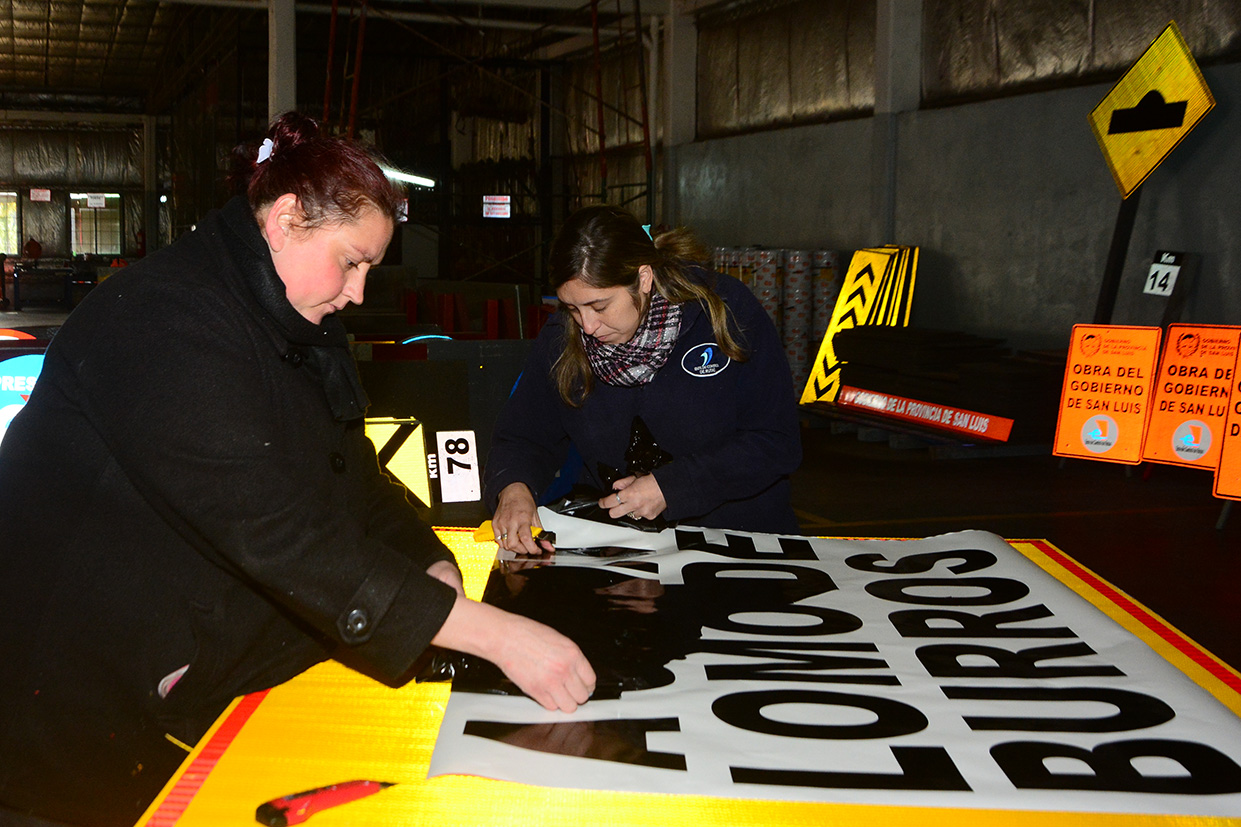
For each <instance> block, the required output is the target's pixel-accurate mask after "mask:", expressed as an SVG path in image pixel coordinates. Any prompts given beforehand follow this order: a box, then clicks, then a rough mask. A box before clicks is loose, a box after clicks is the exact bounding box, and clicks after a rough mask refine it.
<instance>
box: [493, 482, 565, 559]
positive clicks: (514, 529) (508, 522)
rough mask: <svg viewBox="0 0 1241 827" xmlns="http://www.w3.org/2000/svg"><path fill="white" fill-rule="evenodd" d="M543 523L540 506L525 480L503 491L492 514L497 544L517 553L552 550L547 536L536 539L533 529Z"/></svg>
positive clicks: (506, 487)
mask: <svg viewBox="0 0 1241 827" xmlns="http://www.w3.org/2000/svg"><path fill="white" fill-rule="evenodd" d="M533 526H538V527H539V528H542V527H543V523H542V522H540V521H539V508H538V506H537V505H535V504H534V495H533V494H531V493H530V489H529V488H527V487H526V485H525V483H521V482H514V483H511V484H509V485H506V486H505V487H504V489H503V490H502V491H501V492H500V498H499V500H498V501H497V503H496V513H495V514H493V515H492V517H491V527H492V528H493V529H494V530H495V533H496V545H498V546H499V547H500V548H502V549H506V550H508V551H515V552H517V553H518V554H543V553H544V552H548V551H552V545H551V543H548V542H547V541H546V540H542V541H539V542H535V540H534V536H533V534H532V533H531V531H530V529H531V527H533Z"/></svg>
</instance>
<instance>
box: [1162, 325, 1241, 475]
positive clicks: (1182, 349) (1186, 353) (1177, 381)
mask: <svg viewBox="0 0 1241 827" xmlns="http://www.w3.org/2000/svg"><path fill="white" fill-rule="evenodd" d="M1238 338H1241V327H1224V326H1219V325H1187V324H1174V325H1169V326H1168V337H1167V339H1166V340H1165V341H1164V346H1163V359H1162V360H1160V363H1159V378H1158V380H1156V382H1155V397H1154V405H1153V408H1152V410H1151V419H1150V424H1149V425H1148V426H1147V428H1146V447H1145V448H1144V449H1143V454H1142V458H1143V459H1147V460H1150V461H1151V462H1165V463H1168V464H1169V465H1184V466H1187V467H1191V468H1215V467H1216V466H1217V465H1218V464H1219V449H1220V443H1221V442H1222V440H1221V438H1220V437H1221V436H1222V435H1223V432H1224V416H1225V414H1227V412H1228V399H1229V396H1230V394H1231V392H1232V385H1233V369H1234V368H1235V367H1236V364H1237V341H1238Z"/></svg>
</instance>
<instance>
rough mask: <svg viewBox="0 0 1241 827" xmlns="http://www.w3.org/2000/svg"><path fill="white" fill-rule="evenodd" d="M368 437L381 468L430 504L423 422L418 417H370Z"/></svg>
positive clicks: (429, 482) (367, 429)
mask: <svg viewBox="0 0 1241 827" xmlns="http://www.w3.org/2000/svg"><path fill="white" fill-rule="evenodd" d="M366 436H367V437H368V438H369V439H370V441H371V442H372V443H374V445H375V453H376V455H377V456H378V458H379V467H380V468H382V469H384V470H385V471H387V472H388V474H389V475H391V476H392V477H395V478H396V479H397V480H398V481H400V483H401V484H402V485H404V486H405V487H406V488H408V489H409V490H410V491H411V492H413V494H414V496H416V497H417V498H418V499H419V500H421V501H422V503H423V505H431V504H432V503H431V479H430V474H429V472H428V471H427V446H426V439H425V436H424V433H423V427H422V423H421V422H419V421H418V420H416V419H393V418H392V417H374V418H367V420H366Z"/></svg>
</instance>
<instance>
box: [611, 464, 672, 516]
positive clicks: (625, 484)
mask: <svg viewBox="0 0 1241 827" xmlns="http://www.w3.org/2000/svg"><path fill="white" fill-rule="evenodd" d="M612 492H613V493H611V494H609V495H607V496H606V497H604V498H603V499H601V500H599V507H600V508H606V509H607V510H608V516H609V517H611V518H612V519H614V520H615V519H618V518H620V517H624V516H625V515H629V517H630V518H632V519H635V520H653V519H654V518H656V517H658V516H659V515H660V514H663V513H664V509H665V508H667V507H668V503H667V501H665V500H664V492H663V491H662V490H661V489H660V487H659V482H658V481H656V479H655V475H654V474H647V475H646V476H643V477H625V478H624V479H620V480H617V481H616V482H615V483H613V484H612Z"/></svg>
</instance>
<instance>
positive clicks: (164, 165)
mask: <svg viewBox="0 0 1241 827" xmlns="http://www.w3.org/2000/svg"><path fill="white" fill-rule="evenodd" d="M1170 21H1175V23H1176V24H1177V26H1178V28H1179V30H1180V32H1181V33H1182V34H1183V36H1184V39H1185V42H1186V44H1187V45H1188V47H1189V49H1190V51H1191V52H1192V54H1193V56H1194V59H1195V60H1196V61H1197V64H1198V65H1199V67H1200V68H1201V73H1202V77H1203V78H1204V80H1205V83H1206V84H1207V86H1209V88H1210V90H1211V93H1212V95H1213V96H1214V100H1215V107H1214V109H1213V110H1212V111H1211V112H1210V113H1209V114H1208V115H1207V116H1206V117H1204V118H1203V120H1202V121H1201V123H1199V124H1198V125H1197V126H1196V127H1195V128H1194V129H1193V130H1192V131H1191V132H1189V133H1188V134H1187V135H1186V136H1185V137H1184V139H1183V140H1182V141H1181V142H1180V144H1179V145H1178V146H1177V147H1176V149H1175V151H1174V152H1173V153H1172V154H1170V155H1169V157H1168V158H1167V159H1166V160H1165V161H1164V162H1163V163H1162V164H1161V165H1160V166H1159V167H1158V169H1156V170H1155V171H1154V172H1153V173H1152V174H1151V175H1150V177H1149V178H1147V179H1146V180H1145V182H1144V183H1143V184H1142V185H1141V190H1140V192H1139V193H1135V194H1133V195H1130V197H1129V199H1122V197H1121V194H1120V193H1119V192H1118V190H1117V186H1116V183H1115V181H1114V180H1113V177H1112V175H1111V174H1110V173H1109V168H1108V164H1107V162H1106V161H1105V159H1104V157H1103V155H1102V154H1101V153H1100V149H1099V146H1098V143H1097V142H1096V139H1095V136H1094V134H1092V131H1091V128H1090V125H1089V122H1088V116H1089V114H1090V113H1091V111H1092V110H1094V109H1095V108H1096V107H1097V106H1098V105H1099V103H1100V101H1101V100H1102V99H1103V98H1104V97H1105V96H1106V95H1107V93H1108V91H1109V89H1110V88H1112V86H1113V84H1115V83H1116V81H1117V80H1118V79H1119V78H1120V77H1121V76H1122V74H1123V73H1124V72H1125V71H1126V70H1127V69H1128V68H1129V67H1130V66H1131V65H1132V64H1133V63H1134V61H1136V60H1137V59H1138V58H1139V57H1140V56H1141V55H1142V54H1143V52H1144V51H1145V50H1146V49H1147V47H1148V45H1149V44H1150V43H1151V41H1152V40H1153V39H1154V38H1155V37H1156V36H1158V35H1159V34H1160V32H1162V31H1163V30H1164V29H1165V27H1166V26H1167V25H1168V23H1169V22H1170ZM0 55H2V56H3V57H2V58H0V219H2V221H0V248H2V249H0V252H3V253H5V254H6V267H5V278H4V281H3V284H4V287H5V293H4V295H3V296H2V297H0V299H2V300H3V301H4V303H5V307H4V309H3V310H2V311H0V327H3V328H17V329H25V328H29V329H32V330H39V331H42V332H43V333H45V334H48V335H54V329H55V327H56V326H57V325H58V324H59V323H60V322H61V321H63V318H64V315H65V313H67V312H69V310H70V309H71V307H72V305H73V304H74V303H75V302H76V301H77V300H79V299H80V298H81V295H83V294H84V292H86V291H88V290H89V289H90V286H91V284H92V283H94V281H96V280H97V279H99V278H104V277H106V276H107V275H108V274H110V273H111V272H113V271H114V270H115V269H116V268H118V267H121V266H124V263H125V262H126V261H128V260H132V259H135V258H137V257H141V256H142V255H145V254H146V253H148V252H150V251H152V250H155V249H159V248H160V247H163V246H166V245H167V244H169V243H170V242H171V241H172V240H173V239H174V238H176V237H178V236H179V235H181V234H183V233H185V232H187V231H188V230H190V229H191V228H192V227H193V226H194V224H195V222H196V221H197V220H199V219H200V218H201V217H202V215H204V214H205V213H206V212H207V211H208V210H210V209H212V208H214V207H217V206H219V205H220V204H221V203H223V201H224V200H225V199H226V198H227V195H228V193H227V190H226V189H225V185H224V175H223V173H224V171H225V169H226V164H227V158H228V153H229V151H230V150H231V148H232V147H233V146H235V145H237V144H239V143H241V142H243V141H248V140H254V139H255V138H256V137H257V136H260V135H261V134H262V132H263V130H264V129H265V128H266V125H267V123H268V122H269V120H270V118H271V117H272V116H273V115H275V114H278V113H279V112H281V111H285V110H287V109H292V108H296V109H298V110H300V111H303V112H305V113H307V114H310V115H313V116H315V117H317V118H321V119H322V120H323V121H324V122H325V123H326V124H327V125H328V126H329V128H331V129H333V130H335V131H338V132H339V133H341V134H348V135H351V136H353V137H355V138H358V139H361V140H365V141H367V142H368V143H370V144H372V145H374V146H375V147H376V148H377V149H378V150H379V151H380V152H381V153H382V154H383V155H384V156H385V157H386V158H387V159H388V161H389V162H390V163H391V164H392V165H393V166H394V167H396V168H398V169H400V170H402V171H405V172H408V173H411V174H414V175H418V176H422V177H424V178H425V179H428V181H427V182H426V184H424V185H411V187H410V189H409V221H408V222H407V223H406V224H404V225H403V226H402V228H401V229H400V231H399V234H398V239H397V240H396V241H394V243H393V244H392V245H391V247H390V248H389V254H388V258H386V259H385V261H384V265H383V266H382V267H380V268H378V269H377V270H376V272H375V274H374V277H373V279H372V282H371V284H370V285H368V293H367V302H366V304H365V306H364V307H362V308H358V309H351V310H349V311H345V313H346V315H345V318H346V324H347V327H349V329H350V331H351V332H352V333H354V334H356V338H357V341H358V342H359V344H360V345H361V346H360V347H359V348H358V349H357V350H356V351H355V355H357V356H358V358H359V359H360V361H361V363H362V367H363V377H364V380H365V381H367V383H368V390H369V391H370V392H371V395H372V397H373V399H374V400H375V402H376V412H377V413H378V414H380V415H387V416H396V415H405V416H409V415H411V414H412V415H417V416H418V417H419V418H421V419H423V420H425V421H426V422H427V423H428V424H429V425H430V426H432V427H435V426H441V425H442V426H443V427H472V428H476V429H478V431H479V433H480V446H481V447H483V448H485V436H484V434H485V431H486V428H487V427H488V423H489V422H491V421H493V420H494V416H495V411H496V407H497V406H498V404H499V401H502V397H503V393H504V392H503V390H502V388H504V387H507V386H509V385H511V383H512V380H513V377H514V376H515V372H516V371H519V370H520V364H521V357H522V355H523V354H524V352H525V348H526V347H527V346H528V336H529V333H530V332H531V329H532V328H533V327H535V326H537V323H538V320H539V318H540V313H541V312H546V311H545V309H544V305H543V303H542V302H541V300H540V297H541V296H543V295H544V294H545V293H546V292H547V291H546V273H545V266H546V249H547V245H548V243H549V242H550V240H551V238H552V237H553V236H554V233H555V230H556V228H557V226H558V225H559V223H560V222H561V221H562V220H563V218H564V217H565V216H566V215H567V214H569V213H570V212H571V211H572V210H573V209H575V208H577V207H578V206H582V205H586V204H592V203H598V202H607V203H614V204H619V205H622V206H624V207H625V208H627V209H629V210H630V211H632V212H634V213H635V214H637V215H639V216H642V217H643V218H644V221H646V222H649V223H652V224H658V225H668V226H682V225H683V226H687V227H690V228H692V229H693V230H694V231H696V232H697V234H698V235H699V236H700V238H701V239H702V240H703V241H704V243H706V244H707V245H708V247H711V248H715V249H736V250H740V249H752V248H763V249H768V250H827V251H836V252H839V253H840V254H841V255H842V256H843V261H844V262H847V261H848V256H849V255H850V254H851V253H852V252H853V251H856V250H860V249H864V248H874V247H878V246H880V245H885V244H898V245H906V246H909V247H916V248H917V249H918V250H919V258H918V267H917V282H916V286H915V287H914V288H913V297H912V300H911V303H910V318H909V320H908V323H909V326H910V327H913V328H918V329H924V330H933V331H945V332H951V333H952V334H954V335H958V336H965V337H976V339H977V340H985V342H986V343H987V346H988V347H990V348H993V349H1000V350H1003V351H1004V353H1005V358H1010V357H1011V358H1017V359H1018V360H1019V361H1021V362H1022V364H1024V365H1026V366H1029V365H1038V366H1041V367H1042V368H1043V370H1042V371H1041V372H1037V373H1032V374H1031V375H1032V376H1036V377H1037V379H1036V380H1032V381H1036V382H1037V383H1039V384H1038V388H1037V394H1035V397H1034V401H1033V402H1031V401H1030V400H1029V399H1025V398H1023V399H1025V401H1024V402H1023V404H1026V405H1027V408H1028V409H1030V410H1034V409H1036V408H1037V410H1038V413H1037V414H1031V416H1032V418H1035V419H1036V420H1037V421H1036V422H1035V423H1034V425H1035V426H1036V427H1032V428H1031V430H1030V431H1029V432H1028V434H1027V436H1025V437H1023V439H1022V440H1020V441H1016V442H1014V443H1011V444H1007V445H1005V446H1003V447H999V446H994V445H990V446H989V445H979V444H973V443H963V442H961V441H960V440H954V439H945V438H942V435H940V436H937V435H928V434H926V433H924V432H921V431H919V430H917V429H909V428H900V427H884V426H883V424H882V423H878V424H877V423H875V422H872V421H865V420H863V421H859V420H858V419H857V418H853V419H850V418H848V417H842V416H835V415H832V414H831V413H830V412H824V411H823V410H812V409H807V410H805V411H804V414H803V430H802V436H803V446H804V460H803V463H802V467H801V469H800V470H799V471H798V472H797V473H796V474H795V476H794V484H793V491H794V505H795V507H796V509H797V511H798V515H799V518H800V519H801V521H802V528H803V530H804V531H805V532H806V533H808V534H815V535H822V536H847V537H924V536H931V535H934V534H939V533H943V532H949V531H957V530H964V529H983V530H988V531H993V532H995V533H997V534H999V535H1001V536H1003V537H1007V538H1010V539H1023V538H1041V539H1044V538H1045V539H1047V540H1049V541H1051V542H1052V543H1054V544H1056V545H1057V546H1058V547H1059V548H1061V549H1062V550H1063V551H1065V552H1066V553H1067V554H1069V555H1070V556H1072V557H1073V558H1075V559H1076V560H1078V561H1079V562H1081V563H1082V564H1083V565H1085V566H1087V567H1088V568H1090V569H1092V570H1094V571H1095V572H1096V573H1098V574H1099V575H1100V576H1102V577H1103V578H1105V579H1106V580H1108V581H1110V582H1111V583H1112V584H1114V585H1115V586H1117V587H1118V588H1119V589H1121V590H1122V591H1124V592H1127V593H1128V594H1129V595H1130V596H1132V597H1133V598H1134V599H1136V600H1138V601H1140V602H1141V603H1143V604H1144V605H1146V606H1147V607H1148V608H1149V609H1150V610H1151V611H1153V612H1155V613H1156V614H1158V615H1160V616H1162V617H1163V618H1165V619H1166V620H1167V621H1168V622H1169V623H1170V624H1172V625H1173V626H1176V627H1177V628H1179V629H1180V630H1181V631H1182V632H1184V633H1185V634H1186V635H1187V636H1189V637H1190V638H1192V639H1194V640H1195V641H1197V642H1198V643H1200V644H1201V645H1202V646H1204V647H1205V648H1207V649H1208V650H1210V651H1211V652H1213V653H1214V654H1215V655H1217V656H1218V657H1219V658H1221V659H1222V660H1224V661H1225V662H1226V663H1228V664H1230V665H1232V666H1233V667H1236V668H1241V635H1238V634H1237V632H1238V630H1239V629H1241V608H1238V603H1237V601H1236V599H1235V597H1234V595H1233V591H1234V588H1235V584H1237V583H1238V582H1241V517H1238V516H1237V515H1232V517H1231V519H1229V514H1228V509H1227V503H1226V501H1224V500H1221V499H1219V498H1217V497H1215V496H1214V495H1213V493H1212V480H1211V477H1210V474H1208V473H1205V472H1203V471H1202V470H1199V469H1191V468H1181V467H1174V466H1168V465H1159V464H1153V463H1144V464H1140V465H1118V464H1114V463H1106V462H1092V461H1088V460H1080V459H1062V458H1059V457H1056V456H1053V455H1052V453H1051V431H1052V429H1053V428H1054V421H1053V420H1052V419H1051V418H1049V415H1047V414H1046V413H1045V411H1044V408H1045V405H1044V404H1042V403H1050V405H1051V407H1053V408H1054V405H1055V402H1056V398H1055V397H1056V394H1057V393H1058V390H1059V385H1058V382H1052V383H1051V385H1050V390H1049V389H1048V387H1047V383H1046V381H1045V380H1046V378H1047V375H1048V372H1049V371H1050V372H1051V373H1053V374H1054V372H1055V366H1056V365H1057V364H1060V365H1063V352H1064V351H1065V350H1066V349H1067V347H1068V341H1069V335H1070V331H1071V329H1072V327H1073V325H1075V324H1079V323H1089V322H1091V321H1092V320H1093V321H1105V322H1111V323H1114V324H1122V325H1158V324H1160V323H1161V322H1166V321H1174V322H1176V321H1181V322H1192V323H1195V324H1215V325H1231V324H1237V323H1238V321H1239V320H1241V278H1238V272H1239V271H1241V221H1239V220H1238V216H1241V190H1239V189H1238V188H1237V187H1236V183H1235V182H1236V181H1238V180H1241V152H1238V151H1237V149H1238V146H1237V136H1238V135H1241V7H1238V6H1237V5H1236V4H1215V3H1207V2H1184V1H1183V0H1182V1H1178V0H1141V2H1135V3H1117V2H1105V1H1104V0H1088V2H1075V3H1068V2H1063V1H1062V0H1019V1H1017V2H1014V1H1012V0H1007V1H1006V0H947V2H936V3H931V2H920V1H919V0H594V1H593V2H587V3H583V2H581V1H580V0H490V2H482V3H479V2H465V1H464V0H353V2H339V3H338V2H336V1H335V0H333V2H331V3H330V4H329V3H327V2H310V1H309V0H302V1H301V2H294V0H269V2H262V0H81V2H78V3H72V4H68V3H55V2H52V1H51V0H11V2H7V3H5V4H3V6H0ZM90 194H95V195H100V194H102V195H104V196H105V197H104V198H103V200H102V202H90V200H89V197H88V196H89V195H90ZM1139 195H1140V198H1139ZM490 196H508V199H507V201H506V203H507V205H508V207H509V209H510V210H511V212H510V215H509V217H507V218H503V219H497V218H493V217H490V216H488V215H485V214H484V199H485V198H486V197H490ZM95 204H98V205H95ZM1126 204H1127V205H1128V206H1127V207H1126V206H1125V205H1126ZM1126 209H1128V210H1129V211H1130V218H1131V221H1132V228H1131V233H1130V234H1129V236H1128V237H1126V238H1123V241H1124V242H1125V243H1124V244H1122V245H1121V249H1120V256H1119V264H1118V265H1117V266H1118V268H1119V269H1117V271H1116V276H1117V277H1118V279H1119V289H1118V290H1117V291H1116V292H1115V295H1114V297H1113V298H1112V299H1111V301H1104V300H1103V298H1102V297H1103V282H1104V275H1105V271H1106V270H1107V269H1108V267H1109V266H1111V265H1109V262H1113V263H1115V262H1116V253H1115V250H1114V248H1115V239H1116V238H1117V237H1119V236H1118V233H1117V228H1118V226H1120V223H1121V221H1120V216H1121V215H1122V214H1123V213H1124V211H1125V210H1126ZM100 222H102V224H101V223H100ZM31 241H34V242H37V245H38V246H37V253H36V254H35V255H34V256H33V257H31V256H30V255H28V253H30V252H32V249H33V248H30V247H29V242H31ZM1166 250H1174V251H1185V252H1187V253H1189V254H1191V256H1192V258H1193V261H1194V265H1195V279H1194V281H1193V283H1192V289H1191V290H1188V291H1186V292H1184V293H1183V294H1182V296H1181V299H1182V301H1180V302H1179V303H1178V306H1177V307H1176V308H1174V309H1175V311H1176V312H1175V316H1174V317H1172V318H1169V308H1168V305H1169V301H1168V300H1167V299H1165V298H1160V297H1153V296H1151V295H1148V294H1145V293H1143V292H1142V290H1141V284H1142V281H1143V279H1144V277H1145V276H1146V274H1147V271H1148V268H1149V267H1150V265H1151V262H1152V258H1153V256H1155V254H1156V251H1166ZM28 261H32V262H33V264H32V277H31V278H29V279H28V281H27V282H26V284H25V285H20V284H18V283H15V281H14V278H13V275H14V267H15V266H17V265H18V264H20V263H22V262H28ZM39 268H42V269H44V270H46V271H48V273H49V274H51V276H52V278H50V279H48V280H43V281H40V280H39V279H38V278H36V277H34V274H33V271H37V270H38V269H39ZM70 275H71V276H72V278H71V277H70ZM15 288H20V289H21V290H22V291H23V295H22V297H21V301H20V304H21V307H20V309H19V308H18V307H17V306H16V304H17V303H15V302H13V298H14V290H15ZM445 297H448V298H445ZM1104 304H1106V305H1107V307H1106V311H1107V312H1106V318H1104V319H1102V320H1101V319H1100V310H1101V308H1102V306H1103V305H1104ZM436 331H437V332H445V333H450V334H453V335H454V337H455V338H457V339H458V340H460V342H459V343H454V345H457V349H456V350H453V351H452V352H449V351H448V350H446V349H445V350H441V351H439V352H438V355H437V352H436V350H435V348H427V347H425V346H424V350H423V351H422V352H421V353H420V354H419V355H414V356H411V355H409V354H398V353H396V352H395V351H396V350H397V349H399V347H400V342H401V341H403V340H404V339H406V338H409V337H412V336H415V335H418V334H419V333H425V332H436ZM973 340H974V339H971V341H973ZM811 344H813V341H812V343H811ZM811 355H813V354H811ZM1057 359H1059V362H1057ZM479 363H481V364H485V365H488V366H489V368H488V369H487V370H484V369H483V368H482V367H481V364H479ZM1006 364H1010V363H1006ZM1049 366H1050V367H1049ZM952 370H953V367H952V366H951V365H945V366H944V371H945V372H952ZM428 387H433V388H435V391H436V396H437V398H438V399H439V401H438V402H436V403H435V404H434V405H431V404H430V403H427V402H425V401H419V400H420V397H422V396H425V395H426V394H420V389H424V388H428ZM497 397H498V401H497ZM444 400H457V403H456V404H453V403H451V402H448V401H444ZM462 400H466V401H462ZM420 405H429V407H426V408H423V409H419V406H420ZM484 458H485V457H484ZM435 516H436V517H440V518H442V519H445V520H452V521H458V522H460V523H462V524H465V523H468V522H470V521H477V520H479V519H481V518H483V517H485V516H486V515H485V514H482V513H480V512H479V511H478V509H474V510H469V509H458V510H455V511H454V510H452V509H447V508H445V509H443V510H441V511H439V512H436V513H435Z"/></svg>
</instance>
